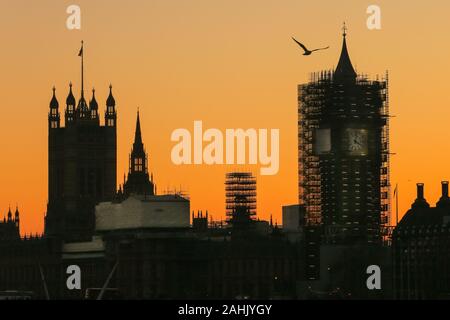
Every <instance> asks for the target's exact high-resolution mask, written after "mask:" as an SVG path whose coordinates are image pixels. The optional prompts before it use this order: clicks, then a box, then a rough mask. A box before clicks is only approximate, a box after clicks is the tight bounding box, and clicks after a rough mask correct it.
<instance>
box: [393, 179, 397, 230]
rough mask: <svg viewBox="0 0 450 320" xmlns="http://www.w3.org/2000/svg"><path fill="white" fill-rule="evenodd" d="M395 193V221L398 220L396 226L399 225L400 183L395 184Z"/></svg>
mask: <svg viewBox="0 0 450 320" xmlns="http://www.w3.org/2000/svg"><path fill="white" fill-rule="evenodd" d="M394 194H395V222H396V224H395V225H396V226H397V225H398V183H397V184H396V185H395V190H394Z"/></svg>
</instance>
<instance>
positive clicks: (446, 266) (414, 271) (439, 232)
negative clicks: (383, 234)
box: [392, 181, 450, 300]
mask: <svg viewBox="0 0 450 320" xmlns="http://www.w3.org/2000/svg"><path fill="white" fill-rule="evenodd" d="M448 186H449V185H448V182H447V181H444V182H442V196H441V198H440V199H439V201H438V202H437V203H436V206H435V207H431V206H430V205H429V203H428V202H427V200H426V199H425V196H424V185H423V184H418V185H417V199H416V200H415V201H414V203H413V204H412V206H411V209H409V210H408V212H406V214H405V215H404V216H403V218H402V219H401V221H400V222H399V224H398V226H397V227H396V228H395V230H394V232H393V239H392V248H393V267H394V277H393V279H394V293H395V297H396V298H398V299H446V300H447V299H450V198H449V194H448Z"/></svg>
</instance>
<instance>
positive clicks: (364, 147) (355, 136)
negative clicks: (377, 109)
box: [345, 128, 368, 156]
mask: <svg viewBox="0 0 450 320" xmlns="http://www.w3.org/2000/svg"><path fill="white" fill-rule="evenodd" d="M345 144H346V148H347V152H348V153H349V154H350V155H352V156H365V155H367V153H368V133H367V130H366V129H353V128H348V129H346V130H345Z"/></svg>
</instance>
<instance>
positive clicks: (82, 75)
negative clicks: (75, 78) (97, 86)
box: [78, 40, 84, 97]
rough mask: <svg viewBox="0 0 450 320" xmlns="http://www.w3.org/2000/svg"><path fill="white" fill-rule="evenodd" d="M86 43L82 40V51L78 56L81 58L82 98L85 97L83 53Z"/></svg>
mask: <svg viewBox="0 0 450 320" xmlns="http://www.w3.org/2000/svg"><path fill="white" fill-rule="evenodd" d="M83 46H84V42H83V40H81V49H80V52H79V53H78V56H79V57H81V96H82V97H84V53H83Z"/></svg>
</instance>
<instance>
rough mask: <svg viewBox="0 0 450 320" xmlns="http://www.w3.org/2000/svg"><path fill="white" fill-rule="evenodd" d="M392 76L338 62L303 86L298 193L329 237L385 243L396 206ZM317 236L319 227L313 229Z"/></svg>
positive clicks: (310, 218)
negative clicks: (372, 76) (374, 76)
mask: <svg viewBox="0 0 450 320" xmlns="http://www.w3.org/2000/svg"><path fill="white" fill-rule="evenodd" d="M387 90H388V83H387V79H386V80H383V81H378V80H376V81H371V80H369V79H367V78H366V77H364V76H358V75H357V73H356V72H355V70H354V68H353V66H352V63H351V61H350V57H349V54H348V50H347V42H346V33H345V31H344V34H343V43H342V51H341V56H340V58H339V63H338V65H337V67H336V69H335V70H334V72H333V71H322V72H319V73H315V74H312V76H311V81H310V82H309V83H307V84H303V85H299V87H298V100H299V101H298V102H299V110H298V112H299V122H298V125H299V198H300V199H299V200H300V204H302V205H304V206H305V208H306V217H307V225H308V226H310V227H316V228H320V229H321V230H320V231H317V232H320V233H321V234H323V240H324V241H325V242H326V243H336V244H338V243H340V244H345V243H350V244H353V243H369V244H370V243H380V242H381V239H382V235H381V230H382V227H383V226H385V225H387V223H388V212H389V140H388V134H389V132H388V122H387V120H388V95H387V92H388V91H387ZM310 233H311V234H312V236H313V237H317V236H316V235H313V234H314V233H315V232H313V231H311V232H310Z"/></svg>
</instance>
